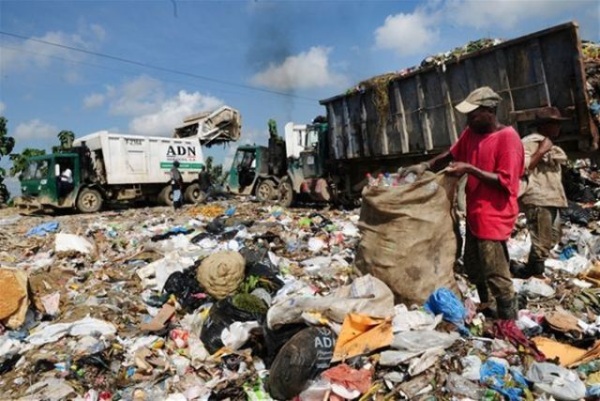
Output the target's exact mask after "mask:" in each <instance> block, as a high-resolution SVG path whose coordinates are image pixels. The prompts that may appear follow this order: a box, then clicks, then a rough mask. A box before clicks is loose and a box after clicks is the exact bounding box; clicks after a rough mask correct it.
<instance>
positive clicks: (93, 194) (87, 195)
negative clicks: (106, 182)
mask: <svg viewBox="0 0 600 401" xmlns="http://www.w3.org/2000/svg"><path fill="white" fill-rule="evenodd" d="M100 209H102V195H100V192H98V191H97V190H95V189H90V188H84V189H82V190H81V192H80V193H79V196H78V197H77V210H79V211H80V212H81V213H96V212H97V211H99V210H100Z"/></svg>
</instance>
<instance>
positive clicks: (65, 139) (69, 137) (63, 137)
mask: <svg viewBox="0 0 600 401" xmlns="http://www.w3.org/2000/svg"><path fill="white" fill-rule="evenodd" d="M57 136H58V140H59V141H60V148H61V149H71V148H72V147H73V141H74V140H75V134H74V133H73V131H64V130H63V131H60V132H59V133H58V135H57Z"/></svg>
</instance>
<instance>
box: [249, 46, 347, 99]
mask: <svg viewBox="0 0 600 401" xmlns="http://www.w3.org/2000/svg"><path fill="white" fill-rule="evenodd" d="M330 52H331V48H326V47H321V46H316V47H311V48H310V50H309V51H308V52H302V53H300V54H298V55H295V56H290V57H288V58H286V59H285V60H284V61H283V63H281V64H279V65H275V64H271V65H269V67H268V68H267V69H266V70H264V71H262V72H259V73H258V74H256V75H254V77H252V79H251V81H252V83H253V84H255V85H261V86H266V87H268V88H272V89H277V90H293V89H307V88H315V87H325V86H332V85H346V78H345V77H344V76H343V75H341V74H336V73H335V72H333V71H331V68H330V66H329V53H330Z"/></svg>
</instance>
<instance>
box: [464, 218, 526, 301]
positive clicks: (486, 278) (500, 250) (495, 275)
mask: <svg viewBox="0 0 600 401" xmlns="http://www.w3.org/2000/svg"><path fill="white" fill-rule="evenodd" d="M463 259H464V265H465V270H466V272H467V276H468V277H469V280H470V281H471V282H472V283H473V284H475V286H476V287H477V292H478V294H479V298H480V299H481V302H482V303H488V302H491V301H492V298H491V297H493V298H494V299H495V300H496V301H497V302H498V301H508V300H511V299H513V298H514V296H515V290H514V288H513V283H512V280H511V278H510V270H509V256H508V248H507V247H506V241H492V240H483V239H479V238H477V237H475V236H474V235H473V234H472V233H471V230H469V228H468V227H467V235H466V239H465V253H464V258H463Z"/></svg>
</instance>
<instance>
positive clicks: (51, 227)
mask: <svg viewBox="0 0 600 401" xmlns="http://www.w3.org/2000/svg"><path fill="white" fill-rule="evenodd" d="M56 231H58V222H56V221H49V222H47V223H43V224H40V225H38V226H35V227H33V228H32V229H30V230H29V231H27V234H25V236H27V237H31V236H32V235H37V236H41V237H43V236H44V235H46V234H48V233H54V232H56Z"/></svg>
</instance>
